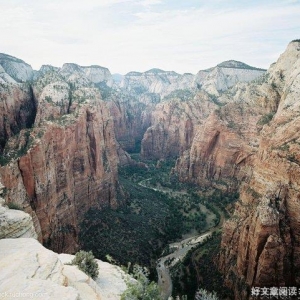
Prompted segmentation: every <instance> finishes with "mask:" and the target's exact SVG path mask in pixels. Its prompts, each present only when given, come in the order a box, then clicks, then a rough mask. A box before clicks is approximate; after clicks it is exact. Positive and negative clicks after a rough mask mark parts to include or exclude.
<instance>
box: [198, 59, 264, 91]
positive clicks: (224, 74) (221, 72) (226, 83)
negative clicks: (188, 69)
mask: <svg viewBox="0 0 300 300" xmlns="http://www.w3.org/2000/svg"><path fill="white" fill-rule="evenodd" d="M265 71H266V70H262V69H257V68H254V67H250V66H248V65H246V64H244V63H242V62H238V61H234V60H229V61H225V62H223V63H220V64H218V65H217V66H216V67H214V68H211V69H208V70H203V71H199V72H198V73H197V75H196V76H195V82H196V83H197V84H198V85H199V86H200V87H201V89H202V90H204V91H206V92H208V93H210V94H213V95H216V96H219V95H220V92H224V91H227V90H228V89H229V88H231V87H233V86H234V85H236V84H237V83H240V82H249V81H252V80H254V79H256V78H258V77H259V76H261V75H263V74H264V73H265Z"/></svg>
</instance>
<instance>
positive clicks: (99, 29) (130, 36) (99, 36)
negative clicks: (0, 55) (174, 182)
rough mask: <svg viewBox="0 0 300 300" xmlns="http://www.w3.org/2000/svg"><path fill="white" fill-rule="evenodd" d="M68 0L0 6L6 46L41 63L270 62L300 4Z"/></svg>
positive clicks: (188, 68)
mask: <svg viewBox="0 0 300 300" xmlns="http://www.w3.org/2000/svg"><path fill="white" fill-rule="evenodd" d="M250 2H251V3H249V1H233V0H230V1H221V0H219V1H194V0H191V1H183V2H180V3H176V5H175V4H174V1H171V0H164V1H160V0H102V1H99V0H87V1H84V2H82V1H79V0H73V1H71V0H66V1H58V0H53V1H48V2H44V1H43V3H41V1H38V2H37V1H35V0H28V1H26V5H25V4H24V1H21V0H16V1H13V2H12V1H6V2H3V3H0V28H1V36H2V42H1V49H0V52H6V53H8V54H11V55H15V56H18V57H20V58H21V59H23V60H25V61H27V62H28V63H31V64H33V66H34V67H35V68H39V66H40V65H41V64H42V63H50V64H53V65H57V66H61V65H62V64H63V63H64V62H67V61H68V62H72V61H73V62H76V63H79V64H83V65H88V64H100V65H103V66H106V67H109V68H110V69H111V70H112V71H113V72H120V73H126V72H128V71H130V70H139V71H145V70H147V69H150V68H152V67H160V68H162V69H168V70H175V71H178V72H182V73H183V72H193V73H195V72H197V71H198V70H199V69H205V68H208V67H211V66H214V65H216V64H217V63H219V62H221V61H223V60H228V59H236V60H241V61H245V62H246V63H248V64H252V65H254V66H258V67H268V65H269V64H270V63H272V62H273V61H274V60H275V59H276V57H277V56H278V53H280V52H282V51H283V50H284V47H285V46H286V44H287V43H288V42H289V41H290V40H292V39H295V38H299V36H298V32H300V24H299V23H300V22H299V15H300V5H299V1H298V2H295V3H288V1H250Z"/></svg>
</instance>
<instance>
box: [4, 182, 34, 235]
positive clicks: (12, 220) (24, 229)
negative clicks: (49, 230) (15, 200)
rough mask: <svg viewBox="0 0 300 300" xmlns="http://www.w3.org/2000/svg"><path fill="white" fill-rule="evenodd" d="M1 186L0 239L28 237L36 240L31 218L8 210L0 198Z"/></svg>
mask: <svg viewBox="0 0 300 300" xmlns="http://www.w3.org/2000/svg"><path fill="white" fill-rule="evenodd" d="M2 191H3V185H2V184H1V183H0V239H4V238H18V237H28V238H34V239H36V238H37V234H36V232H35V229H34V226H33V221H32V218H31V216H30V215H29V214H27V213H25V212H24V211H21V210H15V209H9V208H8V207H6V206H5V204H4V203H5V201H4V199H3V198H2V197H1V195H2Z"/></svg>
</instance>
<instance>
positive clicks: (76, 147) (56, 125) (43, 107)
mask: <svg viewBox="0 0 300 300" xmlns="http://www.w3.org/2000/svg"><path fill="white" fill-rule="evenodd" d="M66 78H67V79H66ZM73 79H74V78H72V80H73ZM68 80H69V77H68V76H67V75H65V74H64V76H63V75H62V74H60V73H57V71H56V70H52V71H51V70H50V72H46V74H45V75H42V76H40V77H39V79H38V80H37V81H36V82H35V83H34V84H33V85H32V93H33V98H34V101H35V105H36V107H37V114H36V118H35V123H34V128H32V129H26V130H21V132H20V133H19V134H18V135H15V136H13V137H11V138H10V139H9V140H8V141H7V142H6V144H5V149H4V152H3V166H2V167H1V169H0V176H1V178H2V182H3V184H4V185H5V187H6V188H7V194H6V201H7V202H8V203H9V202H13V201H17V204H18V205H20V206H21V207H23V208H24V210H25V211H26V212H28V213H30V214H31V215H32V217H33V220H34V224H35V228H36V231H37V233H38V235H39V238H40V239H41V240H42V241H43V243H44V244H45V245H46V246H47V247H49V248H51V249H53V250H55V251H57V252H63V251H64V252H69V253H70V252H74V251H75V250H76V249H77V248H78V245H77V235H78V230H79V228H78V224H79V223H80V222H81V221H82V220H83V216H84V214H85V212H87V211H88V210H89V209H90V208H91V207H96V208H99V209H101V208H103V207H112V208H113V207H116V206H117V205H118V204H117V190H118V181H117V165H118V161H119V160H118V156H117V149H116V141H115V137H114V129H113V121H112V119H111V117H110V114H109V110H108V109H107V107H106V104H105V103H104V102H103V101H101V97H100V92H99V90H98V89H97V88H95V87H94V85H93V83H91V82H86V77H84V78H83V80H82V81H80V80H78V81H76V84H75V85H74V83H73V81H68Z"/></svg>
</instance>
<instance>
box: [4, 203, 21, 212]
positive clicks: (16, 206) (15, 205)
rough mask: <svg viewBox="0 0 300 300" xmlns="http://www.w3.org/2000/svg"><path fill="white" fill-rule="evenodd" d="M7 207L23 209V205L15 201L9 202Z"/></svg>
mask: <svg viewBox="0 0 300 300" xmlns="http://www.w3.org/2000/svg"><path fill="white" fill-rule="evenodd" d="M7 207H8V208H9V209H16V210H23V207H22V206H21V205H19V204H17V203H14V202H9V203H7Z"/></svg>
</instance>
